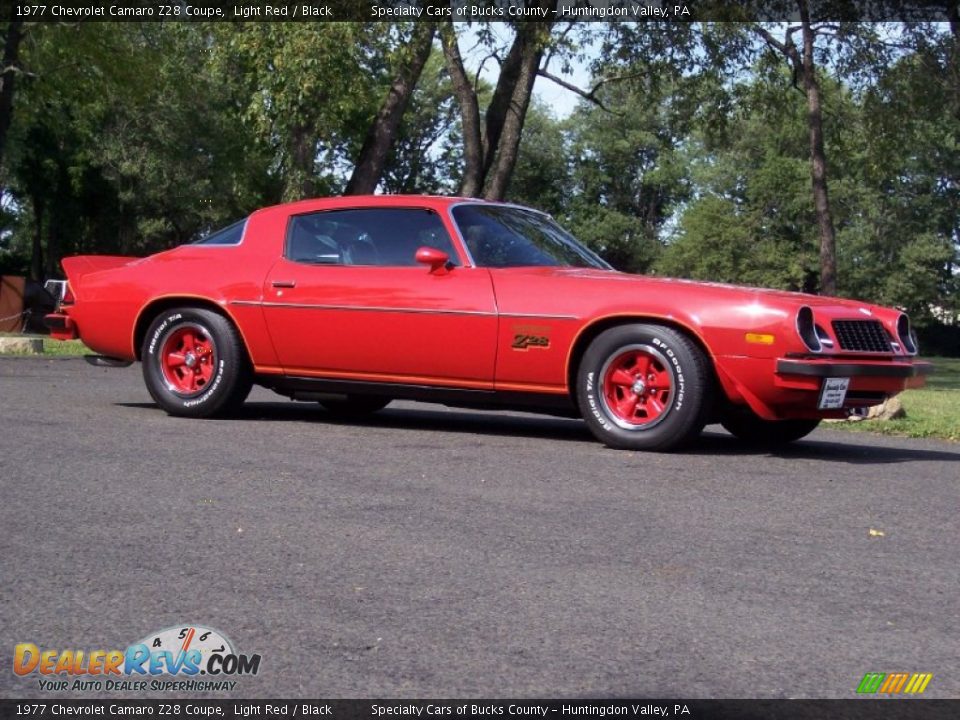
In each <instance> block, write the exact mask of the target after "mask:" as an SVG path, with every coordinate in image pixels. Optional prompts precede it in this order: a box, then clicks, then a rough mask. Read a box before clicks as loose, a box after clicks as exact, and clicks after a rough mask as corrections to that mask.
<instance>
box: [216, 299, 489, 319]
mask: <svg viewBox="0 0 960 720" xmlns="http://www.w3.org/2000/svg"><path fill="white" fill-rule="evenodd" d="M230 304H231V305H259V306H261V307H275V308H296V309H300V310H353V311H356V312H386V313H418V314H422V315H485V316H489V317H496V315H497V313H495V312H487V311H486V310H434V309H433V308H404V307H374V306H369V305H321V304H313V303H280V302H269V301H265V302H259V301H253V300H231V301H230Z"/></svg>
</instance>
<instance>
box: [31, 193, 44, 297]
mask: <svg viewBox="0 0 960 720" xmlns="http://www.w3.org/2000/svg"><path fill="white" fill-rule="evenodd" d="M31 200H32V204H33V220H34V228H33V247H32V248H31V253H30V278H31V279H33V280H36V281H37V282H41V281H42V280H43V199H42V198H39V197H33V198H32V199H31Z"/></svg>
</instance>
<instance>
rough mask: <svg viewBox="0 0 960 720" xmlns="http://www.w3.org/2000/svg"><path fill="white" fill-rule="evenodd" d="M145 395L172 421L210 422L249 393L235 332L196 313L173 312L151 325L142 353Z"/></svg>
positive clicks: (244, 362)
mask: <svg viewBox="0 0 960 720" xmlns="http://www.w3.org/2000/svg"><path fill="white" fill-rule="evenodd" d="M141 359H142V361H143V379H144V381H145V382H146V384H147V390H149V391H150V395H151V396H152V397H153V399H154V400H155V401H156V402H157V405H159V406H160V407H162V408H163V409H164V410H166V411H167V412H168V413H170V414H171V415H180V416H184V417H197V418H200V417H212V416H214V415H218V414H222V413H225V412H229V411H230V410H233V409H235V408H236V407H239V406H240V405H241V404H242V403H243V401H244V400H245V399H246V397H247V395H248V394H249V393H250V387H251V385H252V375H251V371H250V363H249V361H248V360H247V354H246V351H245V350H244V347H243V343H242V342H241V340H240V336H239V334H238V333H237V331H236V329H235V328H234V327H233V325H232V324H231V323H230V321H229V320H227V319H226V318H225V317H223V316H221V315H218V314H217V313H215V312H212V311H210V310H204V309H201V308H188V307H183V308H174V309H172V310H166V311H164V312H163V313H161V314H160V315H158V316H157V317H156V318H155V319H154V321H153V322H152V323H151V324H150V327H149V328H148V330H147V334H146V336H145V337H144V340H143V348H142V353H141Z"/></svg>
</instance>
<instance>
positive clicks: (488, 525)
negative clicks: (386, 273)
mask: <svg viewBox="0 0 960 720" xmlns="http://www.w3.org/2000/svg"><path fill="white" fill-rule="evenodd" d="M0 487H2V496H0V528H2V531H0V575H2V578H0V580H2V581H0V696H2V697H17V698H23V697H58V696H59V697H72V696H75V697H85V696H87V695H71V694H69V693H67V694H62V695H58V694H57V693H49V692H41V691H40V690H39V689H38V681H37V678H38V676H37V674H36V673H34V674H33V675H31V676H28V677H26V678H20V677H17V676H15V675H14V674H13V673H12V671H11V670H12V667H11V666H12V658H13V648H14V645H15V644H16V643H22V642H34V643H36V644H37V645H38V646H40V648H41V649H48V648H49V649H59V650H63V649H86V650H92V649H112V648H118V649H123V648H126V647H127V645H129V644H131V643H133V642H135V641H137V640H139V639H141V638H143V637H144V636H146V635H148V634H150V633H151V632H154V631H158V630H160V629H163V628H167V627H169V626H174V625H180V624H191V623H199V624H201V625H205V626H209V627H213V628H216V629H217V630H220V631H221V632H223V634H224V635H226V636H227V637H228V638H229V639H230V640H231V641H232V642H233V643H234V645H235V647H236V648H237V649H238V650H239V651H240V652H243V653H247V654H252V653H259V654H260V655H261V657H262V661H261V667H260V672H259V674H258V675H256V676H247V677H242V678H234V679H237V680H238V685H237V687H236V690H235V691H234V692H233V693H216V692H214V693H186V694H185V695H187V696H191V697H222V698H229V697H267V696H273V697H277V696H280V697H292V698H296V697H327V698H338V697H345V698H349V697H383V698H430V697H434V698H438V697H482V696H488V697H490V696H492V697H503V698H506V697H554V698H570V697H581V698H584V697H594V698H597V697H630V698H644V697H681V698H730V697H814V698H819V697H839V698H850V697H853V696H854V695H855V693H854V690H855V688H856V686H857V684H858V683H859V682H860V680H861V678H862V677H863V675H864V673H866V672H868V671H872V672H895V671H902V672H910V673H912V672H931V673H933V675H934V677H933V680H932V681H931V683H930V685H929V686H928V688H927V690H926V693H925V695H926V696H927V697H934V698H942V697H954V698H955V697H960V662H958V648H960V629H958V626H957V618H958V617H960V597H958V592H957V591H958V588H960V518H958V512H957V511H958V508H960V445H957V444H950V443H941V442H934V441H918V440H908V439H894V438H882V437H876V436H872V435H867V434H860V433H856V434H854V433H845V432H842V431H837V430H818V431H817V432H816V433H814V434H813V435H812V436H810V438H809V439H808V440H806V441H803V442H801V443H798V444H796V445H795V446H793V447H792V448H791V449H790V450H787V451H784V452H780V453H777V454H770V453H766V452H759V451H748V450H745V449H744V448H743V447H742V446H740V445H739V444H738V443H737V442H736V441H735V440H733V439H732V438H731V437H730V436H728V435H726V434H725V433H723V432H722V431H721V430H719V429H718V428H710V429H708V432H707V433H705V434H704V437H703V439H702V442H701V443H700V445H699V446H698V447H697V448H696V449H694V450H692V451H689V452H685V453H682V454H673V455H656V454H644V453H631V452H622V451H614V450H609V449H606V448H604V447H602V446H601V445H599V444H598V443H596V442H595V441H594V440H593V439H592V437H591V436H590V435H589V433H588V432H587V430H586V428H585V426H584V425H583V424H582V423H580V422H576V421H568V420H559V419H552V418H544V417H540V416H534V415H520V414H494V413H480V412H467V411H460V410H449V409H446V408H443V407H440V406H431V405H421V404H416V403H406V402H399V403H395V404H394V405H391V406H390V407H389V408H388V409H387V410H385V411H383V412H382V413H380V414H378V415H377V416H376V417H375V419H372V420H369V421H364V422H353V423H347V422H334V421H331V420H330V419H329V418H328V417H327V416H325V414H324V413H323V411H322V410H320V409H319V408H318V407H317V406H314V405H311V404H297V403H292V402H288V401H286V400H284V399H283V398H280V397H279V396H276V395H273V394H272V393H269V392H267V391H265V390H260V389H257V390H255V391H254V393H253V395H252V396H251V399H250V401H249V402H248V404H247V406H246V408H245V410H244V412H243V414H242V415H241V416H240V417H239V418H237V419H232V420H222V421H219V420H218V421H212V420H208V421H191V420H183V419H176V418H172V417H168V416H167V415H165V414H164V413H163V412H162V411H160V410H158V409H157V408H156V407H155V406H154V405H152V404H151V402H150V398H149V396H148V394H147V392H146V390H145V388H144V387H143V383H142V381H141V377H140V368H139V366H133V367H131V368H127V369H120V370H117V369H103V368H94V367H91V366H88V365H87V364H85V363H84V362H82V361H81V360H76V359H71V360H67V359H37V358H0ZM871 530H873V531H876V532H882V533H883V535H882V536H881V535H879V534H876V533H875V534H871ZM98 695H101V696H103V695H107V693H99V694H98ZM147 695H148V696H157V695H158V694H157V693H147ZM117 696H118V697H133V698H139V697H143V696H144V694H143V693H140V694H133V695H131V694H129V693H117Z"/></svg>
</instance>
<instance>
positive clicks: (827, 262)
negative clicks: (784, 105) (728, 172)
mask: <svg viewBox="0 0 960 720" xmlns="http://www.w3.org/2000/svg"><path fill="white" fill-rule="evenodd" d="M798 5H799V7H800V22H801V25H802V26H803V30H802V32H803V89H804V91H805V92H806V95H807V123H808V125H809V128H810V176H811V180H812V185H813V206H814V210H815V211H816V214H817V226H818V227H819V229H820V292H821V293H823V294H824V295H836V293H837V248H836V236H835V234H834V229H833V215H832V214H831V212H830V197H829V195H828V193H827V155H826V151H825V150H824V147H823V108H822V104H821V98H820V85H819V83H818V82H817V69H816V67H815V65H814V62H813V41H814V31H813V29H812V28H811V27H810V10H809V8H808V6H807V2H806V0H799V1H798Z"/></svg>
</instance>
